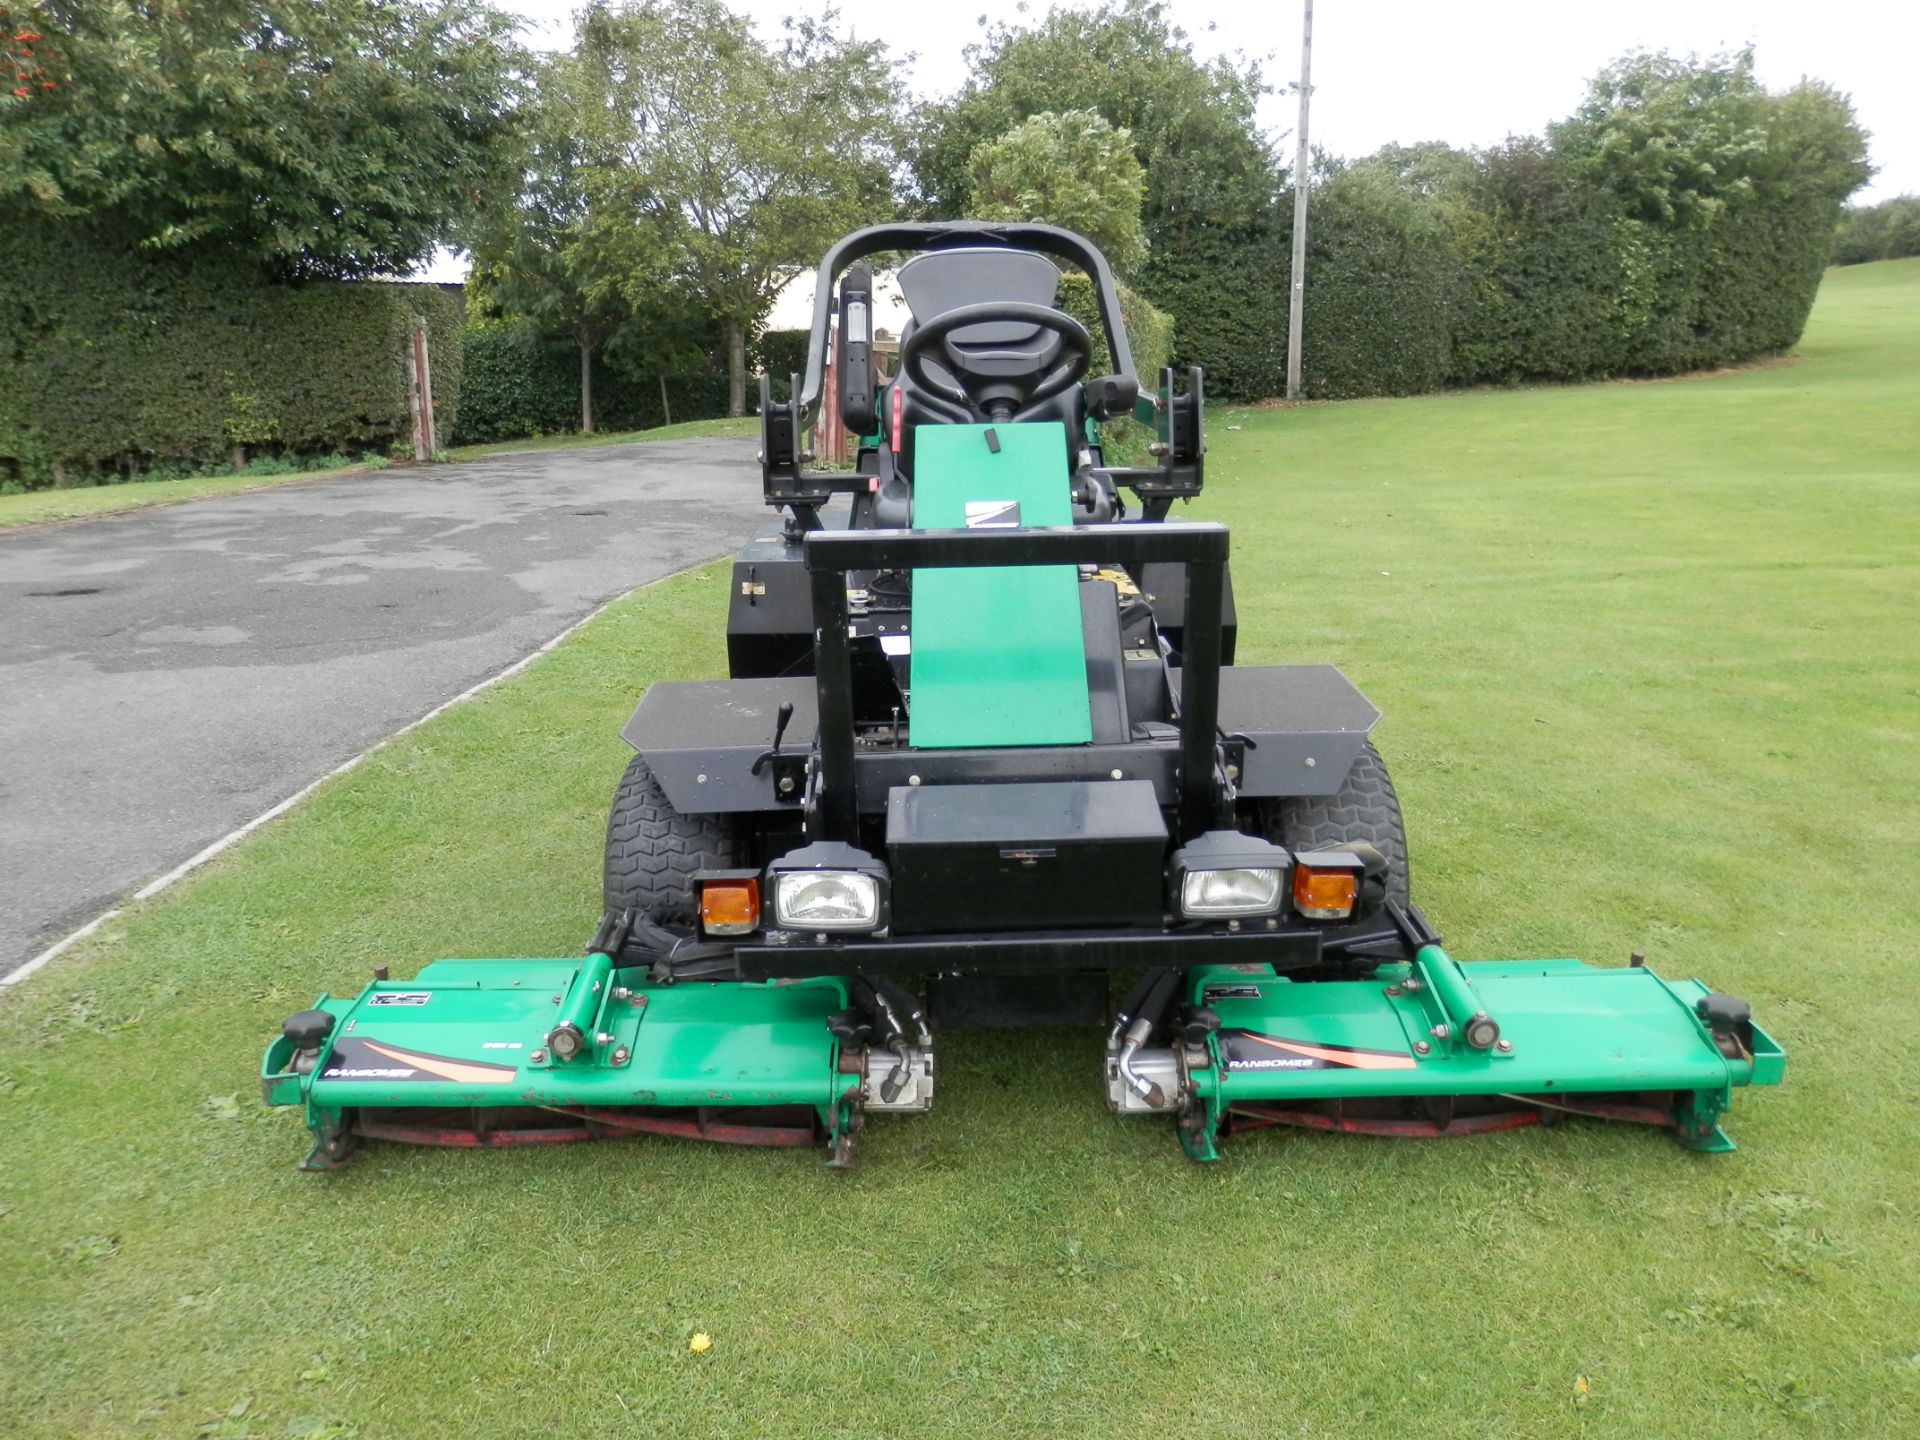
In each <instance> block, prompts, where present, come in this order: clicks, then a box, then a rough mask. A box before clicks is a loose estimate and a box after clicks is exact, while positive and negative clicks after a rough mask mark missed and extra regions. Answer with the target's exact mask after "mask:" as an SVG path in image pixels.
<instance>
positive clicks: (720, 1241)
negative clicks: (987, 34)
mask: <svg viewBox="0 0 1920 1440" xmlns="http://www.w3.org/2000/svg"><path fill="white" fill-rule="evenodd" d="M1801 357H1802V358H1801V359H1800V361H1799V362H1798V363H1796V364H1792V365H1786V366H1779V367H1774V368H1766V369H1756V370H1751V371H1745V372H1741V373H1736V374H1730V375H1726V376H1722V377H1717V378H1711V379H1699V380H1688V381H1680V382H1675V383H1668V384H1619V385H1603V386H1596V387H1590V388H1579V389H1571V388H1570V389H1540V390H1525V391H1515V392H1490V393H1475V394H1468V395H1452V396H1441V397H1434V398H1428V399H1414V400H1402V401H1381V402H1364V403H1355V404H1344V405H1325V406H1314V407H1308V408H1305V409H1301V410H1294V411H1284V410H1267V411H1254V412H1216V413H1215V415H1214V417H1213V421H1212V423H1213V425H1214V429H1213V431H1212V438H1213V441H1214V451H1213V465H1212V466H1211V473H1210V485H1209V489H1208V493H1207V495H1206V497H1205V499H1204V501H1203V502H1202V503H1201V504H1199V505H1197V506H1195V507H1194V512H1195V513H1197V514H1204V515H1210V516H1216V517H1220V518H1224V519H1226V520H1228V521H1230V522H1231V523H1232V524H1233V526H1234V544H1235V557H1236V568H1235V575H1236V579H1237V582H1238V587H1239V602H1240V616H1241V627H1242V629H1241V634H1242V642H1241V652H1242V658H1243V659H1245V660H1247V661H1261V660H1279V659H1288V660H1335V661H1339V662H1341V663H1342V664H1343V665H1345V666H1346V667H1347V668H1348V669H1349V671H1350V673H1351V674H1352V675H1353V676H1354V678H1355V679H1356V680H1357V681H1358V683H1359V684H1360V685H1361V686H1362V688H1363V689H1365V690H1366V691H1367V692H1368V693H1369V694H1370V695H1371V697H1372V698H1373V699H1374V700H1375V701H1376V702H1377V703H1378V704H1379V705H1380V706H1381V708H1382V709H1383V710H1385V712H1386V714H1387V716H1388V717H1389V718H1388V719H1387V721H1386V722H1385V723H1384V724H1383V725H1382V727H1381V730H1380V732H1379V737H1378V738H1379V740H1380V742H1381V747H1382V749H1383V751H1384V753H1385V754H1386V756H1387V758H1388V760H1389V762H1390V763H1392V764H1393V765H1394V767H1395V773H1396V775H1397V777H1398V780H1399V784H1400V787H1401V793H1402V795H1403V797H1404V800H1405V803H1406V808H1407V811H1408V817H1409V822H1410V825H1411V827H1412V836H1413V845H1414V855H1415V860H1414V864H1415V866H1416V873H1415V894H1416V896H1418V897H1419V898H1420V899H1421V900H1422V902H1423V903H1424V904H1425V905H1426V906H1427V908H1428V911H1429V913H1430V914H1431V916H1432V917H1433V918H1434V920H1435V921H1436V923H1437V924H1439V925H1440V926H1441V927H1442V928H1443V929H1444V930H1445V931H1446V932H1447V934H1448V937H1449V943H1450V948H1451V949H1452V950H1453V953H1455V954H1456V955H1458V956H1460V957H1461V958H1466V959H1478V958H1493V957H1502V956H1517V955H1568V954H1572V955H1580V956H1584V957H1586V958H1589V959H1596V960H1603V961H1610V962H1623V961H1624V960H1625V958H1626V955H1627V952H1628V951H1629V950H1631V949H1636V948H1637V949H1644V950H1646V951H1648V952H1649V954H1650V955H1651V956H1652V958H1653V962H1654V963H1655V965H1656V966H1658V967H1659V968H1661V969H1663V970H1665V971H1669V972H1672V973H1676V974H1680V975H1689V974H1698V975H1700V976H1702V977H1704V978H1706V979H1708V980H1709V981H1710V982H1712V983H1714V984H1716V985H1717V986H1718V987H1720V988H1722V989H1726V990H1729V991H1732V992H1734V993H1736V994H1740V995H1743V996H1745V997H1747V998H1748V999H1750V1000H1751V1001H1752V1002H1753V1004H1754V1009H1755V1012H1756V1014H1757V1015H1758V1016H1759V1017H1761V1019H1762V1020H1763V1022H1764V1023H1765V1024H1766V1025H1768V1026H1769V1028H1771V1029H1772V1030H1773V1031H1774V1033H1775V1034H1776V1035H1778V1036H1779V1037H1780V1038H1781V1039H1782V1040H1783V1041H1784V1043H1785V1044H1786V1046H1787V1048H1788V1052H1789V1055H1790V1057H1791V1058H1790V1062H1789V1067H1788V1079H1787V1084H1786V1085H1785V1087H1784V1088H1782V1089H1779V1090H1770V1091H1748V1092H1743V1093H1742V1094H1740V1096H1739V1097H1738V1102H1737V1104H1736V1106H1735V1111H1734V1114H1733V1116H1732V1118H1731V1120H1730V1122H1729V1129H1730V1131H1731V1133H1732V1134H1733V1135H1734V1137H1735V1138H1736V1139H1737V1140H1738V1141H1739V1142H1740V1143H1741V1146H1742V1148H1741V1150H1740V1152H1739V1153H1738V1154H1737V1155H1733V1156H1727V1157H1718V1158H1709V1157H1703V1156H1698V1155H1693V1154H1689V1153H1687V1152H1684V1151H1682V1150H1680V1149H1679V1148H1677V1147H1676V1146H1674V1145H1672V1144H1670V1143H1669V1142H1667V1141H1666V1140H1664V1139H1662V1138H1660V1137H1658V1136H1656V1135H1653V1134H1650V1133H1647V1132H1643V1131H1639V1130H1636V1129H1630V1128H1626V1127H1620V1128H1608V1127H1605V1126H1599V1125H1591V1124H1572V1125H1567V1126H1564V1127H1560V1128H1557V1129H1554V1130H1529V1131H1518V1132H1514V1133H1510V1134H1504V1135H1495V1136H1488V1137H1484V1138H1477V1139H1469V1140H1458V1141H1450V1142H1431V1143H1426V1144H1413V1143H1396V1142H1384V1141H1371V1140H1358V1139H1338V1138H1331V1137H1324V1136H1315V1135H1306V1134H1285V1133H1282V1134H1274V1133H1271V1132H1269V1133H1267V1134H1264V1135H1256V1136H1247V1137H1242V1138H1241V1139H1239V1140H1237V1141H1234V1142H1232V1143H1231V1145H1230V1148H1229V1151H1228V1158H1227V1159H1226V1160H1225V1161H1224V1162H1223V1163H1221V1164H1219V1165H1216V1166H1212V1167H1201V1166H1195V1165H1192V1164H1189V1163H1188V1162H1187V1161H1186V1160H1185V1159H1183V1158H1182V1156H1181V1154H1180V1150H1179V1147H1178V1146H1177V1145H1176V1144H1175V1142H1174V1138H1173V1135H1172V1133H1171V1130H1170V1128H1169V1127H1168V1126H1167V1125H1165V1124H1162V1123H1149V1122H1141V1121H1122V1120H1119V1119H1116V1118H1114V1117H1112V1116H1110V1115H1109V1114H1108V1113H1107V1111H1106V1109H1105V1106H1104V1104H1103V1101H1102V1098H1101V1093H1100V1087H1099V1084H1098V1078H1097V1077H1098V1054H1099V1046H1100V1037H1099V1036H1098V1035H1097V1034H1094V1033H1092V1032H1088V1033H1026V1034H996V1035H955V1036H949V1037H946V1038H945V1039H944V1040H943V1042H942V1044H943V1051H942V1071H941V1094H940V1104H939V1108H938V1109H937V1111H936V1112H935V1113H934V1114H933V1115H931V1116H928V1117H924V1118H918V1119H906V1120H900V1119H895V1120H886V1119H881V1120H877V1121H876V1122H875V1123H874V1124H873V1125H871V1126H870V1127H869V1129H868V1131H867V1133H866V1138H865V1141H864V1143H863V1148H862V1166H861V1168H860V1169H859V1170H857V1171H855V1172H853V1173H851V1174H830V1173H828V1172H827V1171H825V1170H824V1169H823V1168H822V1167H821V1165H820V1158H821V1157H820V1156H818V1155H816V1154H811V1153H807V1152H797V1153H796V1152H765V1153H759V1152H747V1151H733V1150H725V1149H706V1148H701V1147H699V1146H696V1145H691V1144H680V1143H675V1142H666V1141H637V1142H631V1143H621V1144H607V1145H600V1146H580V1147H572V1148H567V1149H559V1150H551V1151H545V1152H539V1151H527V1152H518V1153H514V1152H502V1153H496V1154H486V1153H459V1152H436V1151H408V1150H401V1149H394V1148H384V1149H380V1148H376V1149H373V1150H370V1151H369V1152H367V1153H366V1154H365V1155H364V1156H363V1157H362V1158H361V1159H359V1160H357V1161H356V1162H355V1163H354V1164H353V1165H352V1166H350V1167H349V1168H348V1169H346V1170H345V1171H343V1172H340V1173H339V1174H336V1175H331V1176H310V1175H301V1174H297V1173H295V1171H294V1170H293V1168H292V1166H293V1162H294V1161H295V1160H296V1159H297V1158H298V1157H299V1156H300V1155H301V1154H302V1153H303V1151H304V1149H305V1142H304V1132H303V1130H302V1129H301V1126H300V1122H299V1119H298V1117H297V1116H296V1115H295V1114H294V1113H292V1112H286V1111H278V1112H267V1111H263V1110H261V1109H260V1108H259V1107H258V1104H257V1101H256V1098H255V1093H254V1086H253V1081H252V1076H253V1074H254V1073H255V1071H256V1066H257V1061H258V1055H259V1051H260V1048H261V1046H262V1045H263V1044H264V1042H265V1041H266V1039H267V1038H268V1036H269V1035H270V1034H271V1033H273V1029H274V1027H275V1025H276V1024H277V1023H278V1021H279V1019H280V1017H281V1016H282V1015H284V1014H286V1013H287V1012H289V1011H291V1010H294V1009H298V1008H300V1007H302V1006H304V1005H305V1004H307V1003H308V1002H309V1001H310V1000H311V998H312V996H313V995H314V994H315V993H316V992H317V991H318V990H320V989H323V988H324V989H328V990H333V991H336V992H338V991H342V990H348V991H351V990H353V989H355V988H357V987H358V985H359V984H360V983H361V981H362V979H363V977H364V976H365V975H366V974H367V972H368V970H369V968H370V967H371V966H373V965H375V964H377V963H382V962H385V963H390V964H391V965H392V966H393V967H394V973H395V974H396V975H402V976H404V975H406V974H409V973H411V972H412V970H413V969H415V968H417V967H418V966H419V965H421V964H422V963H424V962H426V961H428V960H430V959H432V958H433V957H435V956H437V955H441V954H455V955H463V954H465V955H491V954H504V955H513V954H564V953H574V952H577V950H578V948H579V946H580V944H581V943H582V942H583V940H584V939H585V938H586V936H587V935H588V933H589V931H590V930H591V928H592V924H593V921H594V918H595V908H596V901H597V898H598V895H597V891H598V883H599V849H600V827H601V823H602V816H603V813H604V807H605V804H606V800H607V796H608V794H609V792H610V790H611V788H612V786H613V782H614V779H615V777H616V776H617V775H618V773H619V770H620V767H621V765H622V763H623V760H624V755H625V750H624V747H623V746H622V745H621V743H620V741H619V740H618V738H617V736H616V734H615V732H616V730H617V728H618V726H619V723H620V721H621V720H622V718H623V717H624V715H625V714H626V712H627V709H628V707H629V706H630V705H631V704H632V701H633V697H634V695H635V693H636V691H637V690H638V689H639V688H640V687H641V686H643V685H645V684H646V683H647V682H648V681H650V680H654V679H658V678H662V677H668V676H698V675H713V674H719V673H721V671H722V667H723V663H724V662H723V657H722V649H721V645H720V634H721V625H722V618H723V615H724V612H725V578H726V577H725V572H724V569H723V568H722V567H709V568H707V569H705V570H702V571H698V572H694V573H691V574H689V575H686V576H683V577H681V578H679V579H676V580H673V581H669V582H667V583H665V584H663V585H660V586H658V587H655V588H654V589H652V590H649V591H646V592H644V593H642V594H640V595H637V596H635V597H634V598H632V599H631V600H629V601H627V602H625V603H624V604H622V605H620V606H618V607H616V608H615V609H614V610H613V611H612V612H610V613H609V614H608V615H606V616H605V617H604V618H602V619H601V620H599V621H598V622H596V623H595V624H594V625H592V626H590V627H588V628H587V629H586V630H585V631H584V632H582V633H581V634H580V635H579V636H578V637H576V638H575V639H574V640H573V641H571V642H570V643H569V644H567V645H566V646H564V647H562V648H561V649H559V650H558V651H556V652H555V653H554V654H553V655H551V656H549V657H547V658H546V659H544V660H542V661H541V662H540V663H539V664H538V665H536V666H534V667H533V668H532V669H530V670H529V671H528V672H527V673H526V674H525V675H524V676H523V677H522V678H520V679H518V680H516V681H514V682H512V683H510V684H507V685H504V686H501V687H499V688H497V689H495V690H492V691H489V692H487V693H486V694H485V695H484V696H482V697H481V698H480V699H478V700H477V701H475V702H473V703H470V704H467V705H464V706H461V707H459V708H458V709H456V710H454V711H452V712H450V713H449V714H447V715H446V716H445V717H443V718H441V719H439V720H437V721H435V722H434V723H433V724H431V725H428V726H426V727H423V728H422V729H420V730H418V731H415V732H413V733H412V734H410V735H408V736H407V737H405V738H404V739H402V740H401V741H399V742H397V743H396V744H394V745H392V746H391V747H389V748H387V749H386V750H383V751H382V752H381V753H380V754H379V755H377V756H376V757H374V758H373V760H372V761H371V762H370V763H368V764H367V765H365V766H363V767H362V768H361V769H359V770H358V771H356V772H354V773H353V774H351V775H349V776H347V777H345V778H343V779H341V780H339V781H337V782H334V783H332V784H330V785H328V786H327V787H326V788H324V789H323V790H322V791H321V792H319V793H318V794H317V795H316V796H315V797H314V799H312V800H311V801H309V802H308V803H306V804H305V805H303V806H301V807H300V808H299V809H298V810H297V811H295V812H294V813H293V814H292V815H291V816H289V817H288V818H287V819H286V820H284V821H281V822H279V823H277V824H275V825H273V826H270V827H268V828H267V829H265V830H264V831H262V832H261V833H260V834H259V835H257V836H256V837H255V838H254V839H252V840H251V841H249V842H248V843H247V844H245V845H244V846H242V847H240V848H239V849H237V850H236V851H235V852H233V853H232V854H231V855H229V856H228V857H226V858H224V859H223V860H221V861H220V862H218V863H217V864H215V865H213V866H211V867H209V869H208V870H206V871H205V872H203V873H202V874H200V875H199V876H198V877H196V878H194V879H192V880H190V881H188V882H187V883H185V884H183V885H181V886H180V887H178V889H177V890H175V891H174V892H171V893H170V894H169V895H168V896H167V897H165V898H164V899H163V900H162V901H160V902H158V903H155V904H152V905H149V906H146V907H143V908H141V909H139V910H137V911H135V912H133V913H131V914H130V915H129V916H127V917H126V918H124V919H122V920H120V921H118V922H116V923H115V925H114V926H113V927H112V928H111V931H110V933H106V934H103V935H101V936H99V937H96V939H95V940H93V941H90V942H88V943H87V944H86V945H84V946H83V947H81V948H79V949H78V950H76V951H75V952H74V953H71V954H69V955H68V956H66V957H63V958H62V959H61V960H60V961H59V962H57V963H56V964H55V965H54V966H52V967H51V968H50V969H49V970H47V971H45V972H43V973H42V974H40V975H39V976H37V977H35V979H34V980H33V981H32V982H31V983H30V984H28V985H26V986H24V987H22V989H21V990H20V991H18V992H13V993H10V994H7V995H6V996H5V997H4V999H0V1433H5V1434H7V1435H9V1436H20V1437H54V1436H62V1437H64V1436H94V1435H149V1434H150V1435H167V1436H173V1435H224V1436H240V1435H255V1436H261V1437H269V1436H281V1435H298V1434H318V1435H330V1436H348V1435H357V1436H361V1437H417V1436H441V1435H447V1436H453V1435H458V1436H462V1437H491V1436H501V1437H507V1436H516V1437H517V1436H526V1435H532V1434H540V1433H548V1432H557V1431H560V1430H562V1429H563V1428H564V1429H565V1430H566V1431H567V1432H568V1433H572V1434H578V1435H596V1436H598V1435H625V1434H633V1435H645V1436H648V1437H669V1436H672V1437H678V1436H687V1437H711V1436H741V1437H761V1436H782V1437H784V1436H840V1435H847V1436H851V1435H855V1434H859V1435H879V1436H905V1435H916V1434H917V1435H949V1434H951V1435H967V1436H986V1435H991V1436H1033V1437H1052V1436H1056V1435H1133V1434H1140V1435H1160V1434H1168V1433H1179V1434H1186V1435H1205V1436H1210V1437H1212V1436H1217V1437H1249V1440H1253V1437H1259V1440H1266V1437H1272V1436H1280V1435H1285V1436H1294V1435H1328V1436H1373V1435H1379V1436H1392V1437H1401V1436H1421V1437H1429V1436H1459V1437H1472V1440H1483V1437H1489V1436H1499V1437H1505V1436H1512V1437H1536V1436H1558V1435H1582V1436H1585V1435H1592V1436H1623V1437H1642V1436H1656V1435H1657V1436H1668V1435H1671V1436H1685V1437H1690V1440H1691V1437H1706V1436H1719V1435H1729V1434H1735V1433H1740V1434H1821V1435H1847V1436H1871V1437H1880V1436H1902V1435H1914V1434H1916V1433H1920V1303H1917V1302H1916V1299H1915V1297H1916V1295H1920V1244H1916V1241H1920V1185H1917V1184H1916V1180H1915V1177H1916V1175H1920V1069H1917V1068H1916V1066H1915V1063H1914V1060H1913V1053H1914V1052H1913V1042H1912V1037H1913V1034H1914V1032H1915V1031H1916V1029H1920V998H1916V991H1915V989H1914V987H1913V986H1912V984H1911V972H1912V968H1913V954H1914V936H1915V934H1916V931H1917V930H1920V904H1917V903H1916V900H1915V896H1914V888H1913V881H1912V867H1911V863H1910V858H1909V857H1910V855H1911V852H1912V849H1913V845H1914V841H1915V839H1916V834H1917V832H1920V624H1916V608H1915V597H1916V596H1917V595H1920V406H1916V405H1915V403H1914V395H1915V393H1916V386H1920V261H1905V262H1895V263H1891V264H1882V265H1873V266H1863V267H1859V268H1857V269H1850V270H1844V271H1835V272H1833V273H1832V274H1831V275H1830V276H1829V278H1828V281H1827V284H1826V288H1825V290H1824V292H1823V294H1822V297H1821V302H1820V306H1819V308H1818V310H1817V311H1816V312H1815V316H1814V322H1813V325H1812V327H1811V329H1810V330H1809V331H1808V334H1807V337H1806V340H1805V343H1804V345H1803V346H1802V350H1801ZM1228 425H1240V426H1242V427H1243V428H1242V429H1240V430H1238V431H1229V430H1228V429H1227V428H1226V427H1227V426H1228ZM696 1330H699V1331H704V1332H708V1333H710V1334H711V1335H712V1337H713V1340H714V1344H713V1347H712V1349H711V1350H710V1351H708V1352H707V1353H705V1354H702V1355H694V1354H691V1353H689V1350H688V1344H687V1341H688V1337H689V1335H690V1334H691V1333H692V1332H694V1331H696Z"/></svg>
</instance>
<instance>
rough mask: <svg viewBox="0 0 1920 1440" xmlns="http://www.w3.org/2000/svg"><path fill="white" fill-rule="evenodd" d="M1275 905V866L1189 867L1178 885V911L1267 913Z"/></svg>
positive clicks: (1277, 883)
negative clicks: (1248, 867)
mask: <svg viewBox="0 0 1920 1440" xmlns="http://www.w3.org/2000/svg"><path fill="white" fill-rule="evenodd" d="M1279 908H1280V872H1279V871H1278V870H1268V869H1261V870H1191V871H1189V872H1188V873H1187V876H1186V878H1185V880H1184V881H1183V882H1182V883H1181V886H1180V913H1181V914H1182V915H1271V914H1273V913H1274V912H1275V911H1276V910H1278V909H1279Z"/></svg>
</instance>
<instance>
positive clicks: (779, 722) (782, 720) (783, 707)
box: [747, 700, 793, 775]
mask: <svg viewBox="0 0 1920 1440" xmlns="http://www.w3.org/2000/svg"><path fill="white" fill-rule="evenodd" d="M792 719H793V702H792V701H791V700H782V701H781V702H780V710H779V713H778V714H776V715H775V716H774V721H773V748H772V749H771V750H762V751H761V752H760V753H759V755H757V756H755V757H754V761H753V768H752V769H751V770H749V771H748V772H747V773H748V774H749V775H758V774H759V773H760V772H761V771H762V770H764V769H765V768H766V767H767V766H769V765H771V764H772V763H773V762H774V761H775V760H778V759H779V758H780V740H781V737H783V736H784V735H785V734H786V733H787V724H788V722H789V721H791V720H792Z"/></svg>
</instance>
